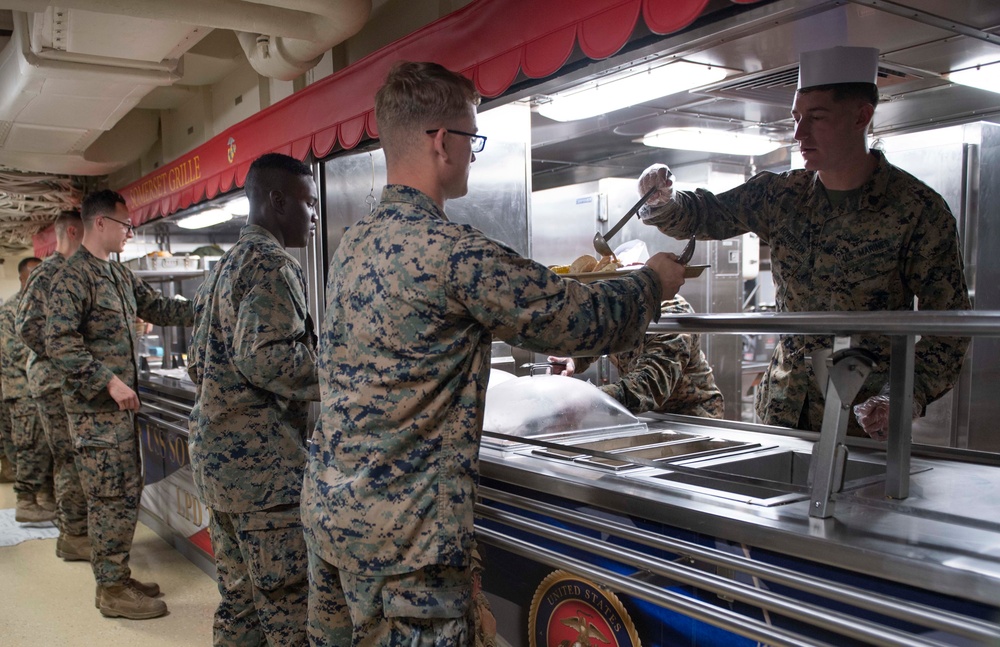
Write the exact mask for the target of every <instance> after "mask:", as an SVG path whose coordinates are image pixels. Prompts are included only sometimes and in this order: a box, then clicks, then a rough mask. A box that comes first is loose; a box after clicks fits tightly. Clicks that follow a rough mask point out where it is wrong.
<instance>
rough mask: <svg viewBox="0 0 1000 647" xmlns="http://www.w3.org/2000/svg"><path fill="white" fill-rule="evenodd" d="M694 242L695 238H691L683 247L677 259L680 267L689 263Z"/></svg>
mask: <svg viewBox="0 0 1000 647" xmlns="http://www.w3.org/2000/svg"><path fill="white" fill-rule="evenodd" d="M695 240H696V239H695V237H694V236H691V240H689V241H688V244H687V245H686V246H685V247H684V251H683V252H681V255H680V257H679V258H678V259H677V262H678V263H680V264H681V265H687V264H688V263H690V262H691V257H693V256H694V243H695Z"/></svg>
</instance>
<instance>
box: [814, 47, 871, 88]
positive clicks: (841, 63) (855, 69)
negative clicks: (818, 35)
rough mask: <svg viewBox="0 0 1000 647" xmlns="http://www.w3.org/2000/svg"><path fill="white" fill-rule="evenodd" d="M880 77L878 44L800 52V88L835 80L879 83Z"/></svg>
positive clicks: (838, 81) (828, 83)
mask: <svg viewBox="0 0 1000 647" xmlns="http://www.w3.org/2000/svg"><path fill="white" fill-rule="evenodd" d="M877 79H878V49H876V48H874V47H830V48H829V49H817V50H813V51H811V52H802V53H801V54H800V55H799V88H798V89H800V90H802V89H803V88H811V87H814V86H817V85H832V84H834V83H875V82H876V81H877Z"/></svg>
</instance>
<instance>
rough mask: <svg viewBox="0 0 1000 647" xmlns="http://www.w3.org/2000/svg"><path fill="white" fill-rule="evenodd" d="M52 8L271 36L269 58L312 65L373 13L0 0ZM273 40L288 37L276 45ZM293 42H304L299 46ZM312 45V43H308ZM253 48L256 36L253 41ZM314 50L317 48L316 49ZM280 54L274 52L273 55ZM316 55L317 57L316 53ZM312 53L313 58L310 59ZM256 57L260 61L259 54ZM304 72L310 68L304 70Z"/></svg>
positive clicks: (200, 2)
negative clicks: (271, 44)
mask: <svg viewBox="0 0 1000 647" xmlns="http://www.w3.org/2000/svg"><path fill="white" fill-rule="evenodd" d="M50 6H58V7H60V8H62V9H78V10H81V11H93V12H96V13H106V14H112V15H120V16H129V17H132V18H144V19H149V20H163V21H171V22H178V23H183V24H188V25H200V26H204V27H211V28H213V29H231V30H233V31H235V32H237V33H239V32H248V33H251V34H254V35H255V37H256V36H269V37H270V38H269V41H270V42H271V43H274V42H278V44H277V46H276V47H275V46H269V47H268V50H269V51H268V56H267V58H271V57H278V58H279V59H280V58H282V57H287V58H288V60H289V61H299V62H300V63H301V62H302V61H311V60H314V59H316V58H317V56H318V55H321V54H322V52H323V51H325V50H326V49H329V48H331V47H333V46H334V45H336V44H337V43H340V42H343V41H344V40H346V39H347V38H350V37H351V36H353V35H354V34H356V33H357V32H358V31H360V29H361V27H363V26H364V24H365V22H366V21H367V20H368V16H369V15H370V14H371V8H372V2H371V0H288V1H282V0H211V1H210V2H206V0H170V2H165V1H164V0H0V8H2V9H13V10H15V11H24V12H29V13H42V12H44V11H45V10H46V9H48V8H49V7H50ZM276 38H279V39H286V40H283V41H275V39H276ZM295 41H305V43H297V42H295ZM306 43H311V44H312V45H311V46H310V45H307V44H306ZM254 45H255V46H256V38H255V39H254ZM317 48H318V49H317ZM276 52H278V53H276ZM316 52H318V54H317V53H316ZM310 54H311V55H310ZM258 58H261V57H260V56H259V55H258ZM306 69H308V68H306Z"/></svg>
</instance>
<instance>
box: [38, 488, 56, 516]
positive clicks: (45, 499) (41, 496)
mask: <svg viewBox="0 0 1000 647" xmlns="http://www.w3.org/2000/svg"><path fill="white" fill-rule="evenodd" d="M35 503H37V504H38V505H39V507H41V509H42V510H47V511H49V512H55V511H56V508H57V506H56V498H55V497H54V496H52V491H51V490H42V491H41V492H38V493H36V494H35Z"/></svg>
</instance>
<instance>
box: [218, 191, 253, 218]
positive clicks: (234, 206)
mask: <svg viewBox="0 0 1000 647" xmlns="http://www.w3.org/2000/svg"><path fill="white" fill-rule="evenodd" d="M222 208H223V209H225V210H226V211H228V212H229V213H230V214H231V215H234V216H249V215H250V198H248V197H246V196H245V195H241V196H240V197H238V198H233V199H232V200H230V201H229V202H227V203H226V204H224V205H222Z"/></svg>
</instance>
